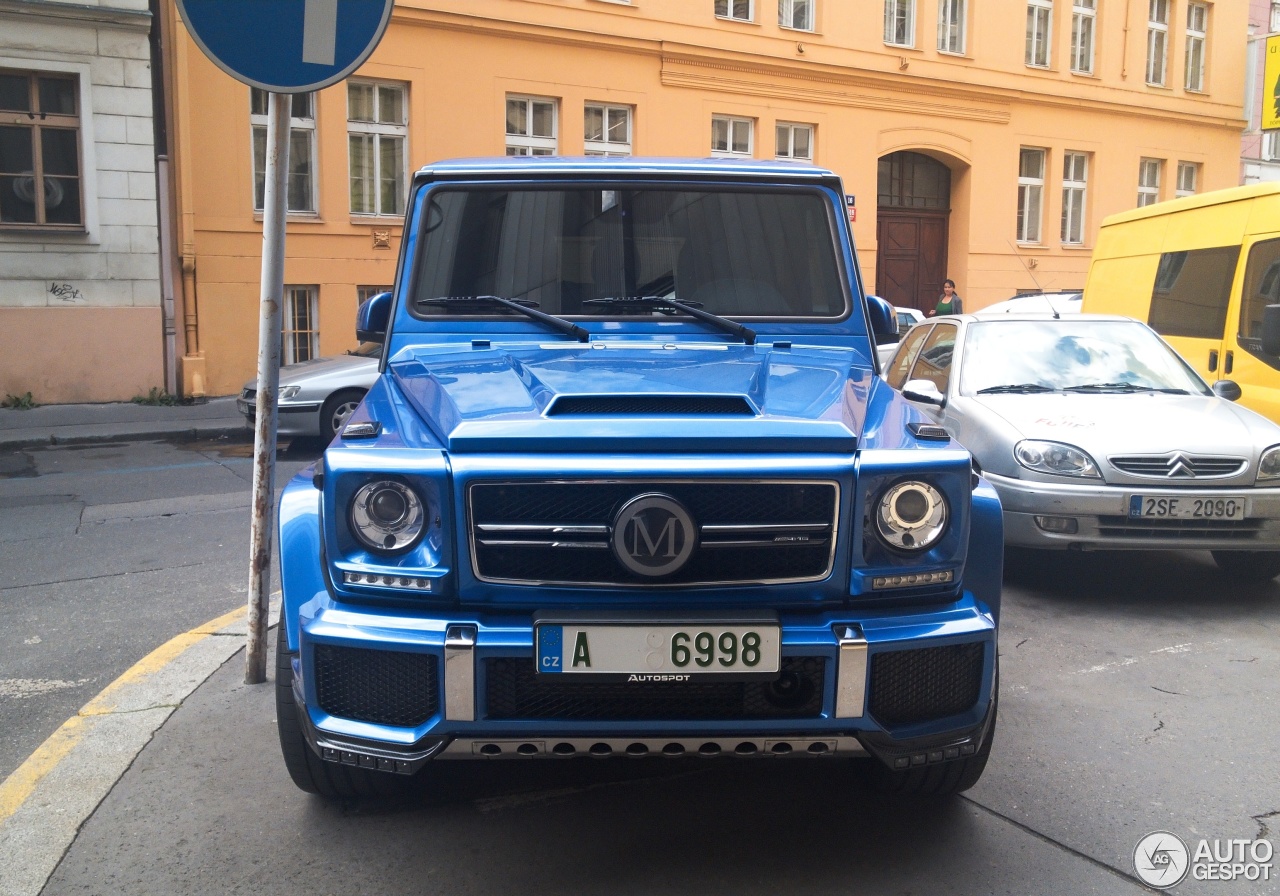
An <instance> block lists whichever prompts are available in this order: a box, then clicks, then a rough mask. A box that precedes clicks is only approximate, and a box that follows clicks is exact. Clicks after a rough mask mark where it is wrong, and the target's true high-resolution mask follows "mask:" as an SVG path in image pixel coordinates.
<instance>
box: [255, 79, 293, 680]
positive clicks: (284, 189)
mask: <svg viewBox="0 0 1280 896" xmlns="http://www.w3.org/2000/svg"><path fill="white" fill-rule="evenodd" d="M269 97H270V99H269V100H268V108H267V160H266V161H267V176H266V191H265V193H266V195H265V196H264V197H263V203H262V209H263V215H262V292H261V295H262V299H261V304H260V309H259V320H258V395H257V417H256V418H255V421H254V436H253V521H252V525H251V527H250V538H249V540H250V545H249V642H248V649H247V652H246V657H245V673H244V682H245V684H262V683H263V682H264V681H266V680H267V625H268V621H269V620H268V617H269V615H270V606H271V532H272V529H273V528H274V524H275V500H276V489H275V480H276V416H277V413H278V411H277V394H276V393H277V392H278V391H279V388H280V331H281V324H280V321H281V309H282V308H283V306H284V234H285V215H286V213H287V209H288V198H289V186H288V184H289V116H290V112H291V107H292V105H293V97H292V96H290V95H288V94H282V93H275V92H272V93H271V94H269Z"/></svg>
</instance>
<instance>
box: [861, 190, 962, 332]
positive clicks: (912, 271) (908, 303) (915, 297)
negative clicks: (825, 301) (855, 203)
mask: <svg viewBox="0 0 1280 896" xmlns="http://www.w3.org/2000/svg"><path fill="white" fill-rule="evenodd" d="M877 216H878V223H877V225H876V243H877V251H876V295H878V296H880V297H881V298H883V299H886V300H887V301H889V302H890V303H892V304H894V305H899V306H902V307H905V308H919V309H920V310H922V311H924V312H926V313H928V312H929V311H932V310H933V307H934V306H935V305H936V304H937V303H938V296H940V295H941V294H942V281H943V280H945V279H946V278H947V212H945V211H932V210H925V209H902V208H887V207H883V206H882V207H881V208H880V209H879V210H878V211H877Z"/></svg>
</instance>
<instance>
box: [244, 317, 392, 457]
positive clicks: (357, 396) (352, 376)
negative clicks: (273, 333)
mask: <svg viewBox="0 0 1280 896" xmlns="http://www.w3.org/2000/svg"><path fill="white" fill-rule="evenodd" d="M381 358H382V345H381V344H380V343H377V342H365V343H361V345H360V346H359V347H358V348H356V349H355V350H354V351H350V352H347V353H346V354H345V355H337V356H336V357H332V358H313V359H312V360H310V361H301V362H299V363H297V364H286V365H285V366H283V367H281V368H280V391H279V393H278V394H279V396H280V398H279V401H278V404H277V408H278V409H279V417H278V420H279V422H278V425H277V428H276V433H277V434H278V435H281V436H286V437H299V436H301V437H306V436H312V437H319V438H321V439H324V440H325V441H326V442H328V441H329V440H331V439H332V438H333V437H334V435H336V434H337V432H338V430H340V429H342V426H343V424H344V423H346V422H347V418H348V417H350V416H351V412H352V411H354V410H355V409H356V408H357V407H358V406H359V404H360V401H361V399H363V398H364V393H366V392H368V391H369V387H370V386H372V385H373V384H374V382H375V381H376V380H377V379H378V362H379V360H380V359H381ZM257 394H258V381H257V380H256V379H254V380H250V381H249V382H247V383H245V384H244V388H243V389H242V390H241V391H240V395H239V397H238V398H237V399H236V408H237V409H238V410H239V411H240V413H242V414H244V416H245V422H246V423H247V424H248V426H249V427H250V428H251V429H252V428H253V426H254V417H255V415H256V414H257V412H258V405H257V401H256V400H255V399H256V398H257Z"/></svg>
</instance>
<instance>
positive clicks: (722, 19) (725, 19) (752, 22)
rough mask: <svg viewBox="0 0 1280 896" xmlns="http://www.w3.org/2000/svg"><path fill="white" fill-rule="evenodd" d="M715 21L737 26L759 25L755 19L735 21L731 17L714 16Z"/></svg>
mask: <svg viewBox="0 0 1280 896" xmlns="http://www.w3.org/2000/svg"><path fill="white" fill-rule="evenodd" d="M716 20H717V21H720V22H733V23H735V24H737V25H759V24H760V23H759V22H757V21H756V20H755V19H735V18H734V17H733V16H716Z"/></svg>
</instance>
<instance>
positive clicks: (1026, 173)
mask: <svg viewBox="0 0 1280 896" xmlns="http://www.w3.org/2000/svg"><path fill="white" fill-rule="evenodd" d="M1047 154H1048V153H1047V151H1046V150H1043V149H1029V148H1027V147H1025V146H1024V147H1022V151H1021V153H1020V154H1019V159H1018V242H1020V243H1038V242H1040V218H1041V210H1042V207H1043V205H1044V161H1045V156H1046V155H1047Z"/></svg>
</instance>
